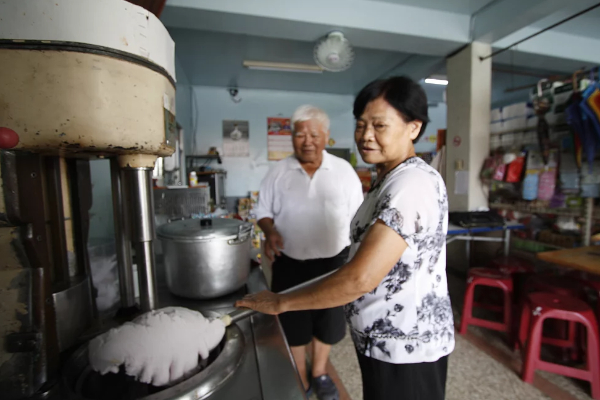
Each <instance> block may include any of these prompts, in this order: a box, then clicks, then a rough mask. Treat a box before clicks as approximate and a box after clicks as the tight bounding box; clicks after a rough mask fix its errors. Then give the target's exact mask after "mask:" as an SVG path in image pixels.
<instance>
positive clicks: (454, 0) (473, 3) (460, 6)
mask: <svg viewBox="0 0 600 400" xmlns="http://www.w3.org/2000/svg"><path fill="white" fill-rule="evenodd" d="M368 1H380V2H383V3H393V4H402V5H405V6H412V7H421V8H430V9H432V10H440V11H448V12H453V13H457V14H467V15H471V14H474V13H475V12H477V11H479V10H480V9H482V8H483V7H485V6H486V5H488V4H489V3H491V2H493V1H494V0H368Z"/></svg>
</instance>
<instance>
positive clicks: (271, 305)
mask: <svg viewBox="0 0 600 400" xmlns="http://www.w3.org/2000/svg"><path fill="white" fill-rule="evenodd" d="M281 297H282V296H281V295H279V294H275V293H273V292H269V291H268V290H265V291H263V292H260V293H255V294H248V295H246V296H244V298H243V299H242V300H238V301H236V302H235V306H236V307H245V308H250V309H252V310H254V311H258V312H261V313H263V314H270V315H278V314H281V313H282V312H284V310H283V307H282V299H281Z"/></svg>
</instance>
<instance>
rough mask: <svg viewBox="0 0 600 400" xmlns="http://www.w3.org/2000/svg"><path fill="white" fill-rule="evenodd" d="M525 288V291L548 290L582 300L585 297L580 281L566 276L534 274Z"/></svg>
mask: <svg viewBox="0 0 600 400" xmlns="http://www.w3.org/2000/svg"><path fill="white" fill-rule="evenodd" d="M526 288H527V291H526V293H530V292H548V293H554V294H559V295H561V296H571V297H576V298H578V299H582V300H583V299H585V297H586V295H585V289H584V286H582V285H581V282H580V281H579V280H577V279H574V278H570V277H567V276H554V275H536V276H534V277H532V278H531V279H530V280H529V281H528V282H527V285H526Z"/></svg>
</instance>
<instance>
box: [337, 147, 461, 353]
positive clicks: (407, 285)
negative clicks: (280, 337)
mask: <svg viewBox="0 0 600 400" xmlns="http://www.w3.org/2000/svg"><path fill="white" fill-rule="evenodd" d="M377 220H381V221H383V222H384V223H385V224H386V225H387V226H389V227H390V228H392V229H393V230H394V231H395V232H396V233H398V234H399V235H400V236H402V238H403V239H404V240H405V241H406V243H407V244H408V248H407V249H406V250H405V251H404V253H403V254H402V257H401V258H400V260H398V263H397V264H396V265H395V266H394V267H393V268H392V270H391V271H390V273H389V274H388V275H387V276H386V277H385V278H384V279H383V281H382V282H381V283H380V284H379V286H377V287H376V288H375V290H373V291H372V292H371V293H368V294H366V295H364V296H362V297H361V298H359V299H357V300H356V301H354V302H352V303H350V304H348V305H346V306H345V311H346V318H347V319H348V322H349V324H350V330H351V334H352V339H353V340H354V344H355V346H356V348H357V350H358V351H359V352H360V353H362V354H364V355H365V356H367V357H372V358H375V359H377V360H381V361H385V362H389V363H393V364H412V363H420V362H433V361H436V360H438V359H439V358H441V357H443V356H445V355H448V354H450V353H451V352H452V350H453V349H454V321H453V316H452V307H451V306H450V296H449V295H448V285H447V281H446V231H447V229H448V196H447V194H446V186H445V184H444V181H443V180H442V178H441V176H440V175H439V174H438V172H437V171H436V170H435V169H433V168H432V167H431V166H429V165H428V164H427V163H426V162H424V161H423V160H422V159H420V158H417V157H413V158H409V159H408V160H406V161H405V162H403V163H402V164H400V165H399V166H397V167H396V168H395V169H393V170H392V171H390V172H389V173H388V174H387V176H386V177H385V178H384V179H383V180H382V181H380V182H379V183H378V184H377V185H376V186H374V187H373V188H372V189H371V191H370V192H369V193H368V194H367V196H366V198H365V201H364V202H363V204H362V206H361V207H360V208H359V210H358V212H357V213H356V216H355V217H354V220H353V221H352V230H351V236H352V254H351V255H352V256H353V255H354V253H355V252H356V250H357V249H358V247H359V245H360V243H361V241H362V240H363V237H364V235H365V234H366V232H367V230H368V229H369V227H370V226H371V225H373V224H374V223H375V222H376V221H377Z"/></svg>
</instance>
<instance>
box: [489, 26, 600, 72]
mask: <svg viewBox="0 0 600 400" xmlns="http://www.w3.org/2000/svg"><path fill="white" fill-rule="evenodd" d="M537 30H538V29H536V28H525V29H522V30H521V31H519V33H518V34H515V35H511V37H507V38H506V39H505V40H503V41H501V42H497V43H494V47H495V48H502V47H506V46H509V45H510V44H511V43H514V42H512V40H515V41H516V40H519V38H520V37H525V36H527V35H531V34H533V33H535V32H536V31H537ZM521 35H522V36H521ZM590 49H600V40H599V39H594V38H588V37H583V36H576V35H570V34H567V33H562V32H555V31H548V32H544V33H543V34H541V35H539V36H536V37H534V38H532V39H530V40H528V41H526V42H524V43H522V44H520V45H519V46H518V47H516V48H515V49H514V50H511V51H506V52H504V53H502V54H500V55H498V56H495V57H494V59H493V61H494V62H499V63H502V64H508V65H515V66H521V67H527V68H533V69H542V70H548V69H550V70H553V71H558V72H564V73H570V72H573V71H575V70H576V69H579V68H581V67H591V66H594V65H598V64H600V52H598V51H590Z"/></svg>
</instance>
